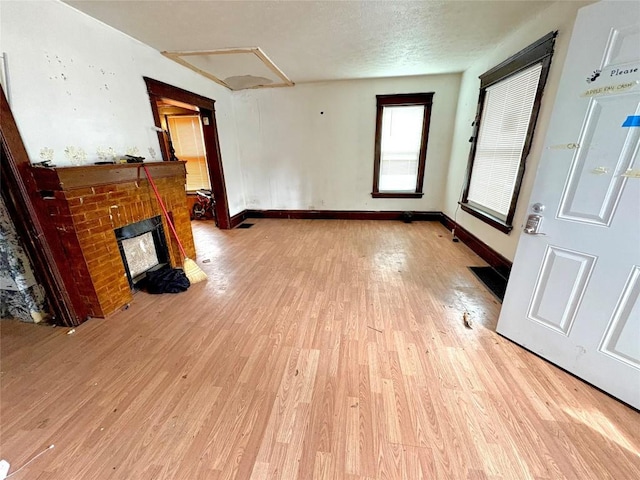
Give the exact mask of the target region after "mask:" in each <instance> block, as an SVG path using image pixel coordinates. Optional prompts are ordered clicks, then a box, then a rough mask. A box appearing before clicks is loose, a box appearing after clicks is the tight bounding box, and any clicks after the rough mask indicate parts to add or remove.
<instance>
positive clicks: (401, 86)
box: [233, 74, 460, 211]
mask: <svg viewBox="0 0 640 480" xmlns="http://www.w3.org/2000/svg"><path fill="white" fill-rule="evenodd" d="M459 85H460V74H450V75H431V76H417V77H402V78H386V79H371V80H350V81H340V82H323V83H307V84H299V85H296V86H295V87H293V88H278V89H262V90H245V91H243V92H237V93H235V94H234V99H233V101H234V107H235V117H236V120H237V134H238V145H239V153H240V158H241V159H242V160H241V161H242V172H243V183H244V186H245V195H246V203H247V208H250V209H309V210H313V209H318V210H437V211H440V210H441V205H442V198H443V195H444V186H445V182H446V175H447V168H448V167H447V164H448V161H449V156H450V149H451V139H452V136H451V135H452V132H453V125H454V120H455V113H456V107H457V103H458V89H459ZM416 92H435V95H434V103H433V109H432V113H431V125H430V133H429V145H428V151H427V159H426V168H425V180H424V193H425V195H424V197H423V198H421V199H384V198H371V188H372V183H373V158H374V141H375V123H376V95H377V94H392V93H416Z"/></svg>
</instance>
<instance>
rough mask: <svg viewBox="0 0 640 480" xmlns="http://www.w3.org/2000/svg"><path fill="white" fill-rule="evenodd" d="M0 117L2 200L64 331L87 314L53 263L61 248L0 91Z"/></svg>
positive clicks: (68, 273) (68, 275)
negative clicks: (0, 119)
mask: <svg viewBox="0 0 640 480" xmlns="http://www.w3.org/2000/svg"><path fill="white" fill-rule="evenodd" d="M0 117H1V118H2V121H1V122H0V134H1V141H2V145H1V147H2V148H1V150H2V152H1V154H2V155H1V157H2V158H1V167H2V171H1V172H0V180H1V190H2V198H3V199H4V200H5V203H6V205H7V209H8V210H9V213H10V215H11V217H12V220H13V221H14V223H15V225H16V228H17V229H18V232H19V234H20V237H21V239H22V241H23V243H24V248H25V251H26V253H27V255H28V257H29V259H30V260H31V263H32V264H33V268H34V270H35V274H36V278H37V280H38V282H40V283H41V284H42V286H43V287H44V290H45V293H46V296H47V300H48V302H49V305H50V306H51V309H52V310H53V311H52V313H53V315H54V319H53V320H54V322H55V323H59V324H62V325H65V326H68V327H72V326H75V325H79V324H80V323H81V322H83V321H84V320H85V319H86V318H87V316H88V311H87V309H86V307H85V306H84V302H83V301H82V299H81V298H80V296H79V294H78V293H77V292H76V290H75V289H74V288H73V287H70V288H67V286H73V285H74V282H73V274H74V272H73V271H72V269H70V268H68V267H69V266H68V265H65V264H58V263H56V260H55V259H56V258H64V253H63V252H64V246H63V245H62V244H60V242H59V241H57V240H56V239H57V238H58V235H57V232H56V231H55V228H54V227H53V226H52V225H51V223H50V222H48V221H47V211H46V209H45V207H44V205H43V204H42V198H41V197H40V195H39V194H38V192H37V189H36V184H35V180H34V178H33V176H32V175H31V162H30V161H29V157H28V155H27V151H26V150H25V148H24V144H23V143H22V138H21V137H20V132H19V131H18V127H17V126H16V122H15V119H14V117H13V114H12V112H11V109H10V108H9V104H8V102H7V99H6V98H5V96H4V92H3V91H2V89H0ZM54 251H55V252H56V254H54Z"/></svg>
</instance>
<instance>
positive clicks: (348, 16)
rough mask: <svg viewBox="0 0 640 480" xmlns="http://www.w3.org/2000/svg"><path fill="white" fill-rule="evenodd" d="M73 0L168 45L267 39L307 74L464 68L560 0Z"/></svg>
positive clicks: (273, 50) (299, 74) (286, 66)
mask: <svg viewBox="0 0 640 480" xmlns="http://www.w3.org/2000/svg"><path fill="white" fill-rule="evenodd" d="M65 3H68V4H69V5H71V6H73V7H75V8H77V9H79V10H81V11H83V12H85V13H87V14H88V15H90V16H92V17H95V18H97V19H99V20H101V21H103V22H104V23H106V24H108V25H111V26H113V27H114V28H116V29H118V30H120V31H122V32H125V33H127V34H129V35H130V36H132V37H133V38H136V39H138V40H140V41H142V42H144V43H146V44H148V45H150V46H151V47H153V48H155V49H157V50H159V51H187V50H191V51H193V50H214V49H220V48H230V47H260V48H261V49H262V50H264V51H265V52H266V53H267V55H269V57H270V58H271V59H272V60H273V62H274V63H275V64H276V65H277V66H278V67H280V69H282V71H284V73H285V74H286V75H287V76H288V77H289V78H290V79H291V80H293V81H294V82H304V81H316V80H338V79H351V78H371V77H394V76H404V75H423V74H435V73H446V72H459V71H463V70H465V69H466V68H467V67H468V66H469V65H470V64H471V63H472V62H473V60H474V59H475V58H477V56H478V55H479V54H480V53H481V52H484V51H486V50H488V49H490V48H492V47H493V46H494V45H495V44H496V43H497V42H499V40H500V39H501V38H502V37H504V35H505V34H507V33H508V32H510V31H512V30H513V29H514V28H516V27H517V26H518V25H520V24H522V23H524V22H525V21H526V20H527V19H529V18H531V17H532V16H534V15H535V14H536V13H537V12H539V11H541V10H543V9H544V8H546V7H548V6H549V5H550V4H551V3H553V2H539V1H531V0H530V1H423V2H412V1H349V2H335V1H323V2H315V1H295V2H293V1H253V2H245V1H225V2H221V1H132V0H129V1H126V2H124V1H101V0H67V1H66V2H65Z"/></svg>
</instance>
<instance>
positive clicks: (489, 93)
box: [467, 63, 542, 220]
mask: <svg viewBox="0 0 640 480" xmlns="http://www.w3.org/2000/svg"><path fill="white" fill-rule="evenodd" d="M541 71H542V64H541V63H539V64H536V65H534V66H532V67H529V68H527V69H526V70H523V71H522V72H519V73H517V74H515V75H513V76H511V77H508V78H505V79H504V80H502V81H500V82H498V83H496V84H495V85H491V86H490V87H487V89H486V93H485V97H484V105H483V108H482V118H481V120H480V129H479V132H478V139H477V143H476V152H475V157H474V161H473V170H472V172H471V180H470V184H469V193H468V197H467V199H468V201H469V202H473V203H474V204H476V205H478V206H481V207H484V209H487V210H489V211H490V213H492V214H494V215H496V216H497V217H499V218H501V219H503V220H506V218H507V215H508V212H509V207H510V205H511V198H512V197H513V190H514V187H515V183H516V179H517V176H518V169H519V167H520V162H521V160H522V151H523V148H524V143H525V140H526V137H527V131H528V129H529V123H530V120H531V112H532V110H533V103H534V101H535V97H536V92H537V89H538V82H539V81H540V72H541Z"/></svg>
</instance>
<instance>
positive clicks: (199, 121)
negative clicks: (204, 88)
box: [144, 77, 231, 229]
mask: <svg viewBox="0 0 640 480" xmlns="http://www.w3.org/2000/svg"><path fill="white" fill-rule="evenodd" d="M144 81H145V83H146V84H147V92H148V93H149V99H150V102H151V110H152V112H153V118H154V121H155V125H156V126H157V127H159V129H160V131H159V132H158V140H159V141H160V149H161V152H162V158H163V160H164V161H174V160H184V161H186V162H187V165H186V168H187V193H194V192H195V191H196V190H200V189H205V190H211V192H212V194H213V198H214V199H215V205H214V218H215V222H216V225H217V226H218V228H221V229H229V228H231V219H230V216H229V205H228V201H227V189H226V185H225V181H224V171H223V167H222V156H221V154H220V143H219V139H218V129H217V124H216V117H215V100H212V99H210V98H206V97H203V96H201V95H198V94H195V93H191V92H188V91H186V90H183V89H181V88H177V87H174V86H172V85H168V84H166V83H163V82H159V81H157V80H153V79H151V78H147V77H144Z"/></svg>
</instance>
